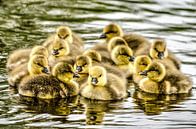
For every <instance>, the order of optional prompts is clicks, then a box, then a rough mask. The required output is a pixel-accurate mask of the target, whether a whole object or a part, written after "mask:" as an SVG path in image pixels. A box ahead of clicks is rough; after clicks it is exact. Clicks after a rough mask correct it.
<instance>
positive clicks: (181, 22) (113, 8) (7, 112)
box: [0, 0, 196, 129]
mask: <svg viewBox="0 0 196 129" xmlns="http://www.w3.org/2000/svg"><path fill="white" fill-rule="evenodd" d="M195 7H196V1H195V0H172V1H170V0H140V1H139V0H138V1H137V0H122V1H120V0H119V1H115V0H86V1H85V0H72V1H71V0H58V1H56V0H50V1H49V0H14V1H13V0H0V39H1V41H0V53H1V54H0V62H1V63H0V74H1V75H0V128H3V129H8V128H12V129H14V128H17V129H18V128H28V129H33V128H137V127H138V128H156V129H158V128H159V129H163V128H170V129H174V128H178V129H179V128H194V127H196V95H195V94H196V90H195V89H193V91H192V93H191V94H189V95H178V96H174V95H172V96H152V95H148V94H143V93H138V92H136V93H134V94H132V97H129V98H127V99H125V100H123V101H120V102H99V101H96V102H93V101H88V100H85V99H81V98H73V99H72V100H65V99H61V100H51V101H48V100H37V99H30V98H21V97H19V96H18V95H17V94H15V92H14V91H12V90H10V89H8V87H9V86H8V84H7V73H6V70H5V63H6V59H7V56H8V54H9V52H11V51H12V50H15V49H17V48H26V47H31V46H33V45H35V44H41V43H42V42H43V41H44V40H45V39H46V38H47V36H48V35H49V34H50V33H52V32H54V31H55V28H56V27H57V26H59V25H69V26H70V27H71V28H72V29H73V30H74V31H75V32H76V33H78V34H79V35H81V36H82V38H83V39H84V40H85V43H86V45H85V46H86V48H89V47H91V46H92V45H93V44H95V43H97V42H100V41H99V39H98V37H99V35H100V33H101V31H102V28H103V27H104V26H105V25H107V24H108V23H110V22H116V23H119V24H120V25H121V26H122V27H123V29H124V31H125V32H127V33H128V32H135V33H139V34H142V35H144V36H146V37H148V38H150V39H154V38H158V37H160V38H165V39H166V41H167V42H168V47H169V49H171V50H172V51H173V52H174V53H175V54H176V55H177V56H178V57H179V58H180V59H181V60H182V62H183V65H182V71H183V72H184V73H185V74H187V75H188V76H190V77H191V78H192V79H193V82H194V85H193V87H195V88H196V86H195V84H196V48H195V42H196V32H195V30H196V27H195V25H196V8H195ZM91 124H97V125H91Z"/></svg>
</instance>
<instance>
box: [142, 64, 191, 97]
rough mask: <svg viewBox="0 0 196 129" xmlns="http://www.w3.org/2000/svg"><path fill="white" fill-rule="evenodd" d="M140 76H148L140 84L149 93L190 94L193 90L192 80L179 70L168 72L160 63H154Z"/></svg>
mask: <svg viewBox="0 0 196 129" xmlns="http://www.w3.org/2000/svg"><path fill="white" fill-rule="evenodd" d="M140 74H142V75H145V76H147V78H144V79H142V80H141V81H140V82H139V88H140V89H141V90H142V91H144V92H148V93H155V94H178V93H189V91H190V90H191V88H192V82H191V80H190V78H188V77H187V76H185V75H184V74H183V73H181V72H180V71H178V70H168V71H166V68H165V66H164V65H163V64H161V63H159V62H156V61H154V62H152V63H151V64H150V65H149V66H148V67H147V69H146V70H145V71H143V72H141V73H140Z"/></svg>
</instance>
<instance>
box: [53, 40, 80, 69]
mask: <svg viewBox="0 0 196 129" xmlns="http://www.w3.org/2000/svg"><path fill="white" fill-rule="evenodd" d="M65 42H66V41H63V40H60V39H55V41H54V42H53V43H52V44H51V51H50V52H51V55H50V56H49V65H50V66H51V67H53V66H54V65H55V64H56V63H58V62H60V61H67V63H69V64H72V65H73V64H74V61H75V57H76V56H77V55H80V54H82V52H81V51H80V50H78V49H77V48H70V44H68V43H65Z"/></svg>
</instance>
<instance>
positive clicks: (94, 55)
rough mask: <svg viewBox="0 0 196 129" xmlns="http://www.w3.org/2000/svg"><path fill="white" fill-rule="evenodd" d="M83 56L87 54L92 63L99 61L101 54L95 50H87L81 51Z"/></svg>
mask: <svg viewBox="0 0 196 129" xmlns="http://www.w3.org/2000/svg"><path fill="white" fill-rule="evenodd" d="M83 55H84V56H88V57H89V58H90V59H91V60H92V62H93V63H98V62H101V54H100V53H99V52H97V51H95V50H87V51H85V52H84V53H83Z"/></svg>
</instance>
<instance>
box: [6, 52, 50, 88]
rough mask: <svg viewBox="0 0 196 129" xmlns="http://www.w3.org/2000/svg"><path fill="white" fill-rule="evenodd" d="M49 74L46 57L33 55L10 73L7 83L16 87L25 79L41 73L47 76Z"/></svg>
mask: <svg viewBox="0 0 196 129" xmlns="http://www.w3.org/2000/svg"><path fill="white" fill-rule="evenodd" d="M49 72H50V70H49V66H48V59H47V57H45V56H43V55H34V56H32V57H31V58H30V60H29V61H28V63H25V64H22V65H20V66H19V67H17V68H15V69H14V70H13V71H12V72H10V74H9V75H8V83H9V84H10V86H13V87H17V86H18V85H19V84H20V82H21V81H22V80H23V79H24V78H25V77H28V76H32V75H38V74H43V73H45V74H48V73H49Z"/></svg>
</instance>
